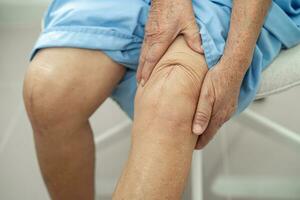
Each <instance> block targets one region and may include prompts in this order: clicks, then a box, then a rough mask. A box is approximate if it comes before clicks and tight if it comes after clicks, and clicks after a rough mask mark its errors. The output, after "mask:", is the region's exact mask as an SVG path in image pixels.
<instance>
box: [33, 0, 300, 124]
mask: <svg viewBox="0 0 300 200" xmlns="http://www.w3.org/2000/svg"><path fill="white" fill-rule="evenodd" d="M231 7H232V1H231V0H193V8H194V11H195V16H196V21H197V23H198V25H199V27H201V30H200V33H201V36H202V43H203V48H204V52H205V59H206V62H207V64H208V67H209V68H212V67H213V66H214V65H215V64H216V63H217V62H218V60H219V59H220V57H221V56H222V54H223V51H224V45H225V41H226V38H227V33H228V29H229V20H230V14H231ZM149 8H150V0H54V1H53V2H52V4H51V5H50V6H49V9H48V10H47V12H46V13H45V17H44V29H43V31H42V33H41V35H40V36H39V38H38V40H37V42H36V44H35V46H34V48H33V51H32V54H31V59H32V58H33V56H34V54H35V53H36V51H37V50H38V49H41V48H47V47H78V48H87V49H97V50H101V51H103V52H104V53H106V54H107V55H108V56H110V57H111V58H112V59H113V60H114V61H116V62H118V63H121V64H123V65H124V66H126V69H127V72H126V74H125V76H124V77H123V79H122V80H121V81H120V82H119V84H118V86H117V87H116V88H115V90H114V91H113V94H112V95H111V97H112V98H113V99H114V100H115V101H116V102H117V103H118V105H120V107H121V108H122V109H123V110H124V111H125V112H126V113H127V114H128V116H129V117H131V118H133V111H134V107H133V105H134V96H135V93H136V88H137V85H136V77H135V74H136V69H137V65H138V59H139V55H140V50H141V45H142V42H143V37H144V28H145V23H146V21H147V15H148V11H149ZM298 43H300V0H274V1H273V3H272V6H271V8H270V10H269V13H268V15H267V17H266V20H265V23H264V26H263V28H262V30H261V33H260V36H259V38H258V41H257V44H256V47H255V51H254V55H253V59H252V63H251V66H250V67H249V70H248V71H247V74H246V75H245V77H244V80H243V84H242V86H241V91H240V96H239V104H238V110H237V112H236V113H240V112H241V111H243V110H244V109H245V108H246V107H247V106H248V105H249V104H250V103H251V101H253V99H254V97H255V95H256V92H257V90H258V87H259V83H260V78H261V73H262V70H264V69H265V68H266V67H267V66H268V65H269V64H270V63H271V62H272V60H273V59H274V58H275V57H276V55H278V53H279V52H280V50H281V49H282V48H290V47H293V46H295V45H296V44H298ZM282 67H284V66H282Z"/></svg>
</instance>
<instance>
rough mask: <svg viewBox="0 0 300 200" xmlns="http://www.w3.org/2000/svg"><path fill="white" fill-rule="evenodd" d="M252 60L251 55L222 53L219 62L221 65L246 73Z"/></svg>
mask: <svg viewBox="0 0 300 200" xmlns="http://www.w3.org/2000/svg"><path fill="white" fill-rule="evenodd" d="M251 60H252V55H251V56H250V55H241V54H236V55H234V54H233V55H227V54H224V55H223V56H222V57H221V59H220V63H221V64H222V65H223V66H226V67H229V68H231V69H232V70H235V71H237V72H240V73H246V71H247V70H248V68H249V66H250V64H251Z"/></svg>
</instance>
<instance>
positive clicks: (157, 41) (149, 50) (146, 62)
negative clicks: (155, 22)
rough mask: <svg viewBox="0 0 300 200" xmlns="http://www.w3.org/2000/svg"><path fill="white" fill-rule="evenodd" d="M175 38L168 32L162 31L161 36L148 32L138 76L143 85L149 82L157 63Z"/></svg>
mask: <svg viewBox="0 0 300 200" xmlns="http://www.w3.org/2000/svg"><path fill="white" fill-rule="evenodd" d="M174 39H175V37H173V36H172V35H169V34H167V33H162V34H161V35H159V36H158V35H151V34H148V35H147V34H146V38H145V40H144V44H143V46H142V51H141V56H140V61H139V66H138V70H137V77H136V78H137V81H138V82H139V83H140V84H141V85H142V86H144V84H145V83H146V82H147V80H148V79H149V77H150V75H151V73H152V70H153V69H154V67H155V65H156V64H157V63H158V61H159V60H160V58H161V57H162V56H163V55H164V53H165V52H166V51H167V49H168V47H169V46H170V44H171V43H172V42H173V40H174Z"/></svg>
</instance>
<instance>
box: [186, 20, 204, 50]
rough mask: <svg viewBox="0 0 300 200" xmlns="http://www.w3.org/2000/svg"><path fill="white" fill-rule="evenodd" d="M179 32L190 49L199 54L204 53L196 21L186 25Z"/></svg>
mask: <svg viewBox="0 0 300 200" xmlns="http://www.w3.org/2000/svg"><path fill="white" fill-rule="evenodd" d="M181 33H182V34H183V37H184V39H185V41H186V42H187V44H188V45H189V47H190V48H191V49H193V50H194V51H196V52H198V53H201V54H203V53H204V50H203V48H202V42H201V35H200V31H199V28H198V26H197V24H196V22H193V23H192V24H190V25H189V26H187V27H186V28H185V29H184V30H183V31H181Z"/></svg>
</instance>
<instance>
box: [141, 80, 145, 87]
mask: <svg viewBox="0 0 300 200" xmlns="http://www.w3.org/2000/svg"><path fill="white" fill-rule="evenodd" d="M141 85H142V87H144V85H145V80H144V79H142V80H141Z"/></svg>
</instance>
